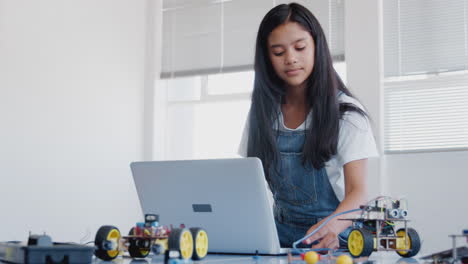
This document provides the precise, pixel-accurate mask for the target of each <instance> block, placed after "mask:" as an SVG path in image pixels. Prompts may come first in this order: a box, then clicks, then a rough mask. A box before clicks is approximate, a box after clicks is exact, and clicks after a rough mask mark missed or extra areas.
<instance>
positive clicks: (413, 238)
mask: <svg viewBox="0 0 468 264" xmlns="http://www.w3.org/2000/svg"><path fill="white" fill-rule="evenodd" d="M407 230H408V233H406V232H405V229H404V228H402V229H398V231H397V236H398V237H399V238H397V239H398V240H399V241H397V249H405V250H408V249H409V251H397V254H398V255H400V256H402V257H404V258H411V257H413V256H415V255H416V254H418V253H419V250H420V249H421V239H420V238H419V235H418V232H416V230H414V229H413V228H407ZM400 237H401V238H400ZM405 237H406V239H407V242H408V244H406V243H405V239H404V238H405ZM400 239H401V240H400ZM398 242H400V243H398Z"/></svg>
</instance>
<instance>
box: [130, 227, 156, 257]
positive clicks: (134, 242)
mask: <svg viewBox="0 0 468 264" xmlns="http://www.w3.org/2000/svg"><path fill="white" fill-rule="evenodd" d="M128 234H129V235H130V236H132V235H135V228H134V227H132V229H130V231H129V232H128ZM147 240H148V239H141V238H140V239H139V238H129V239H128V243H129V245H128V254H130V257H132V258H146V257H147V256H148V255H149V253H150V250H149V248H151V241H147ZM142 241H146V243H148V242H149V244H148V248H142V247H141V246H140V245H138V243H139V242H140V243H141V242H142Z"/></svg>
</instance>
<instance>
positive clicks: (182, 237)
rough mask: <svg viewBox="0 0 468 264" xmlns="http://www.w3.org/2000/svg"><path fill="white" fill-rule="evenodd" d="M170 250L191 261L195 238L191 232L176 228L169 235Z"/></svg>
mask: <svg viewBox="0 0 468 264" xmlns="http://www.w3.org/2000/svg"><path fill="white" fill-rule="evenodd" d="M169 250H178V251H179V252H180V256H181V257H182V258H183V259H190V258H192V255H193V237H192V233H190V230H188V229H186V228H184V229H180V228H174V229H172V231H171V234H170V235H169Z"/></svg>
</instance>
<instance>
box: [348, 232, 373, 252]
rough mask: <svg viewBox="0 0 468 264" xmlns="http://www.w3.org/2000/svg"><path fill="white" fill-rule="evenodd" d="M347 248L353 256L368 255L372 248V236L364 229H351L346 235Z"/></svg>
mask: <svg viewBox="0 0 468 264" xmlns="http://www.w3.org/2000/svg"><path fill="white" fill-rule="evenodd" d="M348 250H349V253H350V254H351V255H352V256H353V257H356V258H357V257H367V256H370V254H371V253H372V251H373V250H374V238H373V236H372V233H371V232H370V231H368V230H366V229H353V230H352V231H351V233H349V236H348Z"/></svg>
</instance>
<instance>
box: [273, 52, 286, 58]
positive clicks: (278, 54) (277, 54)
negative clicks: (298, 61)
mask: <svg viewBox="0 0 468 264" xmlns="http://www.w3.org/2000/svg"><path fill="white" fill-rule="evenodd" d="M283 53H284V52H276V53H274V52H273V55H275V56H277V57H279V56H281V55H283Z"/></svg>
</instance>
